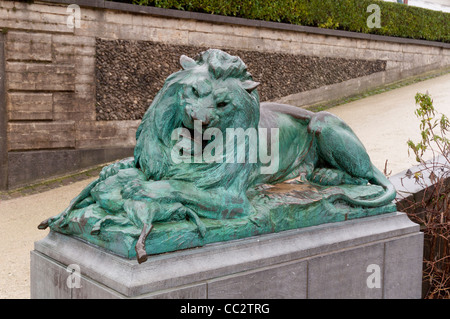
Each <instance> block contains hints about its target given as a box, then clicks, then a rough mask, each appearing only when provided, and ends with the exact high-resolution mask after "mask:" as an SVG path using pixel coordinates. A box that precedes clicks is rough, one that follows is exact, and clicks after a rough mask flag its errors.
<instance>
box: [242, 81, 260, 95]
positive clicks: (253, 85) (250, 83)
mask: <svg viewBox="0 0 450 319" xmlns="http://www.w3.org/2000/svg"><path fill="white" fill-rule="evenodd" d="M258 85H260V83H259V82H255V81H250V80H247V81H244V82H242V87H243V88H244V89H245V90H246V91H247V92H248V93H251V92H252V91H253V90H254V89H256V88H257V87H258Z"/></svg>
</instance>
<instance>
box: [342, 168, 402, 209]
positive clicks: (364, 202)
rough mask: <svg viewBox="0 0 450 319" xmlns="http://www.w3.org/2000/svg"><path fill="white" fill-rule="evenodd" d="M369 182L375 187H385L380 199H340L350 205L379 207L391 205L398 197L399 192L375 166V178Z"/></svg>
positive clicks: (346, 197) (344, 196)
mask: <svg viewBox="0 0 450 319" xmlns="http://www.w3.org/2000/svg"><path fill="white" fill-rule="evenodd" d="M369 182H370V183H371V184H373V185H379V186H381V187H383V189H384V193H383V194H382V195H380V196H378V197H375V198H370V199H357V198H350V197H348V196H346V195H343V197H341V198H338V199H342V200H344V201H346V202H348V203H349V204H352V205H356V206H363V207H379V206H384V205H387V204H390V203H391V202H392V201H393V200H394V199H395V197H396V195H397V191H396V190H395V187H394V185H392V183H391V182H390V181H389V180H388V179H387V178H386V176H384V174H383V173H382V172H381V171H380V170H379V169H378V168H376V167H375V166H373V177H372V178H371V179H370V180H369Z"/></svg>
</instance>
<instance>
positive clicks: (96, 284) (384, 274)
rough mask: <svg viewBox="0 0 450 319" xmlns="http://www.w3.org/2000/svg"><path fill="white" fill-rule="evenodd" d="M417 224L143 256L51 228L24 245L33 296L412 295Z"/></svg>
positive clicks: (399, 217)
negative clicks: (138, 258)
mask: <svg viewBox="0 0 450 319" xmlns="http://www.w3.org/2000/svg"><path fill="white" fill-rule="evenodd" d="M422 251H423V233H421V232H420V231H419V225H417V224H414V223H412V222H411V221H410V220H409V219H408V217H407V216H406V214H404V213H398V212H396V213H388V214H383V215H379V216H374V217H366V218H361V219H356V220H350V221H344V222H337V223H331V224H325V225H319V226H313V227H308V228H303V229H296V230H289V231H283V232H280V233H275V234H268V235H261V236H255V237H251V238H247V239H241V240H235V241H230V242H225V243H215V244H210V245H206V246H204V247H201V248H194V249H188V250H183V251H177V252H173V253H166V254H161V255H154V256H150V257H149V259H148V261H147V262H145V263H143V264H138V263H137V262H136V261H135V260H133V259H132V260H129V259H125V258H122V257H119V256H116V255H113V254H111V253H109V252H108V251H105V250H103V249H102V248H99V247H96V246H93V245H92V244H88V243H85V242H83V241H81V240H78V239H75V238H72V237H68V236H65V235H62V234H59V233H56V232H50V234H49V235H48V236H47V237H46V238H44V239H43V240H41V241H38V242H36V243H35V249H34V250H33V251H32V252H31V297H32V298H74V299H75V298H420V297H421V284H422Z"/></svg>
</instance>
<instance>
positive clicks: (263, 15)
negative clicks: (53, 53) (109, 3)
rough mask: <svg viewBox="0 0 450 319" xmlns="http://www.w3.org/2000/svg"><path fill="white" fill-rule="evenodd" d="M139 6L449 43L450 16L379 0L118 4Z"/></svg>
mask: <svg viewBox="0 0 450 319" xmlns="http://www.w3.org/2000/svg"><path fill="white" fill-rule="evenodd" d="M119 2H128V3H134V4H139V5H148V6H155V7H159V8H166V9H178V10H186V11H193V12H203V13H210V14H217V15H224V16H235V17H241V18H247V19H255V20H264V21H275V22H283V23H290V24H297V25H304V26H313V27H321V28H328V29H338V30H346V31H354V32H363V33H371V34H379V35H386V36H394V37H403V38H412V39H423V40H431V41H440V42H450V13H444V12H439V11H433V10H428V9H423V8H419V7H413V6H408V5H404V4H398V3H392V2H384V1H377V0H242V1H238V0H231V1H226V0H128V1H127V0H119ZM371 4H377V5H378V6H379V7H380V20H381V27H380V28H369V27H368V26H367V18H368V17H369V16H370V15H371V14H372V12H367V7H368V6H369V5H371Z"/></svg>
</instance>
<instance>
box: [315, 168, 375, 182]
mask: <svg viewBox="0 0 450 319" xmlns="http://www.w3.org/2000/svg"><path fill="white" fill-rule="evenodd" d="M310 180H311V182H313V183H316V184H320V185H325V186H337V185H341V184H350V185H365V184H367V180H365V179H363V178H357V177H353V176H351V175H349V174H348V173H346V172H343V171H340V170H337V169H332V168H319V169H316V170H314V172H313V174H312V176H311V178H310Z"/></svg>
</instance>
